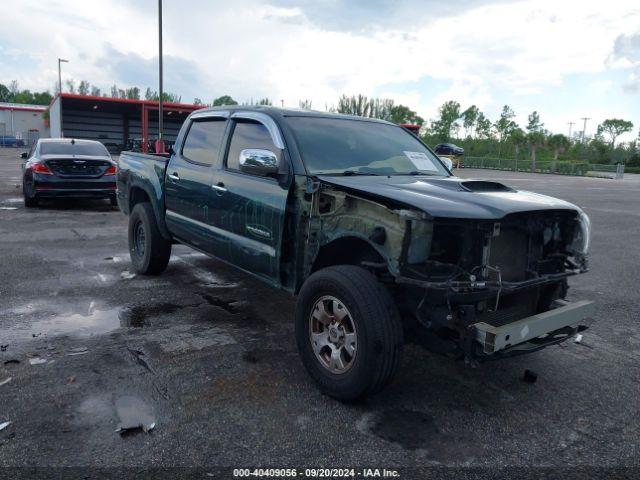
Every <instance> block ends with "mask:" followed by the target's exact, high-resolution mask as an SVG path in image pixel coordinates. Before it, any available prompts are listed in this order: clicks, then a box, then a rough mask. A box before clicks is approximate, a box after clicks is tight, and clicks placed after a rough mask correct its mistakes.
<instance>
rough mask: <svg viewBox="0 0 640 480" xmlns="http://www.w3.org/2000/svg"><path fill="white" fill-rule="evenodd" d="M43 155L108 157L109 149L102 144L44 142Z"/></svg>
mask: <svg viewBox="0 0 640 480" xmlns="http://www.w3.org/2000/svg"><path fill="white" fill-rule="evenodd" d="M40 154H41V155H91V156H100V157H108V156H109V152H108V151H107V148H106V147H105V146H104V145H102V144H101V143H100V142H86V143H85V142H74V143H71V141H69V142H42V144H41V145H40Z"/></svg>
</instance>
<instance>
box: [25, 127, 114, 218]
mask: <svg viewBox="0 0 640 480" xmlns="http://www.w3.org/2000/svg"><path fill="white" fill-rule="evenodd" d="M22 158H23V159H24V160H25V162H24V163H23V165H22V192H23V194H24V204H25V206H26V207H35V206H37V205H38V201H39V200H40V199H41V198H61V197H67V198H68V197H88V198H108V199H109V200H110V201H111V205H117V203H116V172H117V169H118V166H117V164H116V162H114V161H113V160H112V158H111V155H109V152H108V151H107V149H106V148H105V146H104V145H103V144H102V143H100V142H96V141H93V140H74V139H66V138H47V139H40V140H38V142H37V143H35V144H34V145H33V147H31V150H30V151H29V152H28V153H27V152H24V153H23V154H22Z"/></svg>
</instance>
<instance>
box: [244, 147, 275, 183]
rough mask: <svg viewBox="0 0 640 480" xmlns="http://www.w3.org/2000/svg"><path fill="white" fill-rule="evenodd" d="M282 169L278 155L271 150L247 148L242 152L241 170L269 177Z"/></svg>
mask: <svg viewBox="0 0 640 480" xmlns="http://www.w3.org/2000/svg"><path fill="white" fill-rule="evenodd" d="M279 169H280V162H279V161H278V157H277V155H276V154H275V153H273V152H272V151H271V150H263V149H260V148H246V149H244V150H242V151H241V152H240V170H241V171H243V172H245V173H250V174H252V175H260V176H262V177H269V176H273V175H276V174H277V173H278V170H279Z"/></svg>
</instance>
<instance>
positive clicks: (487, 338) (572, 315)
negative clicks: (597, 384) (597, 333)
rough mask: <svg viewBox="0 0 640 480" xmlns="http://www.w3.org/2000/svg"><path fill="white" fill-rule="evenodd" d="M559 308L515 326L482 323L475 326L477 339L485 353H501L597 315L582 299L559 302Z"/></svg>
mask: <svg viewBox="0 0 640 480" xmlns="http://www.w3.org/2000/svg"><path fill="white" fill-rule="evenodd" d="M556 305H557V306H558V307H557V308H554V309H552V310H549V311H547V312H543V313H538V314H536V315H532V316H530V317H526V318H523V319H522V320H518V321H516V322H513V323H508V324H506V325H502V326H499V327H496V326H493V325H489V324H488V323H484V322H480V323H476V324H474V325H473V327H475V332H476V334H475V338H476V340H477V341H478V342H480V345H481V346H482V349H483V351H484V353H485V354H487V355H491V354H493V353H496V352H498V351H500V350H505V349H508V348H511V347H513V346H515V345H518V344H521V343H524V342H527V341H529V340H532V339H534V338H538V337H540V336H542V335H545V334H547V333H550V332H554V331H556V330H559V329H561V328H563V327H567V326H570V325H576V324H577V323H578V322H580V321H582V320H584V319H586V318H589V317H591V316H592V315H593V312H594V303H593V302H592V301H589V300H581V301H578V302H574V303H569V302H565V301H562V300H557V301H556Z"/></svg>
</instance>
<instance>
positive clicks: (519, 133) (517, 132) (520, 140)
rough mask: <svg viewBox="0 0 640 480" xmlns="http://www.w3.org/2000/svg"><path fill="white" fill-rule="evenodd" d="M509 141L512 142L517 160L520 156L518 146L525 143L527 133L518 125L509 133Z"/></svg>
mask: <svg viewBox="0 0 640 480" xmlns="http://www.w3.org/2000/svg"><path fill="white" fill-rule="evenodd" d="M509 141H510V142H511V143H512V144H513V148H514V150H515V157H516V160H517V159H518V157H519V156H520V148H521V147H523V146H525V145H526V144H527V135H526V134H525V133H524V130H522V129H521V128H520V127H516V128H514V129H513V130H512V131H511V133H510V134H509Z"/></svg>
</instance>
